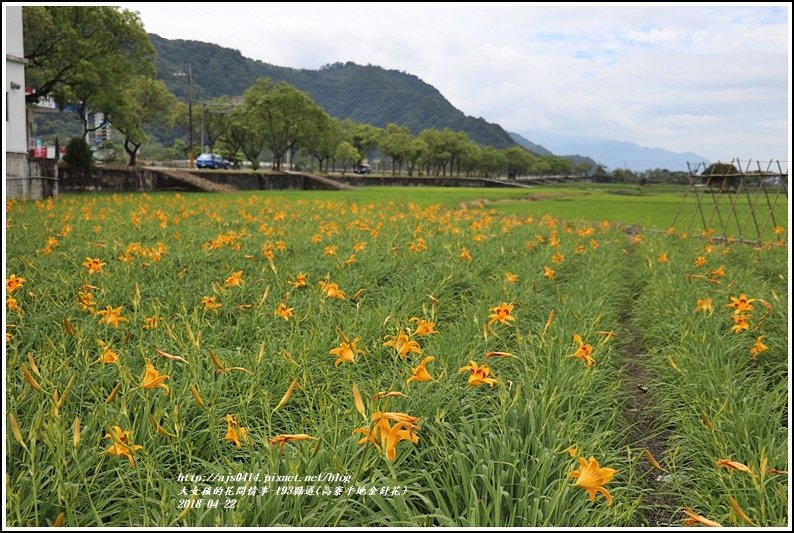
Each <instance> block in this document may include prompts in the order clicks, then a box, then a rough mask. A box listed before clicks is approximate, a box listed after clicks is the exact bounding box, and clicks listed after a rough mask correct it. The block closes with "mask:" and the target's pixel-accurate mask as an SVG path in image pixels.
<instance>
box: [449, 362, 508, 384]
mask: <svg viewBox="0 0 794 533" xmlns="http://www.w3.org/2000/svg"><path fill="white" fill-rule="evenodd" d="M462 372H469V385H471V386H472V387H479V386H480V385H482V384H483V383H486V384H488V385H489V386H490V387H493V386H494V385H495V384H496V383H498V381H497V380H496V378H491V377H488V376H489V375H490V374H491V369H490V368H489V367H488V365H482V366H480V365H478V364H477V362H476V361H470V362H469V364H468V365H466V366H464V367H461V368H460V369H459V370H458V374H460V373H462Z"/></svg>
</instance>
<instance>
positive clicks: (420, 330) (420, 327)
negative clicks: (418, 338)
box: [410, 317, 438, 335]
mask: <svg viewBox="0 0 794 533" xmlns="http://www.w3.org/2000/svg"><path fill="white" fill-rule="evenodd" d="M410 322H416V331H414V335H432V334H433V333H438V331H436V329H435V327H436V323H435V322H428V321H427V320H422V319H421V318H417V317H413V318H411V320H410Z"/></svg>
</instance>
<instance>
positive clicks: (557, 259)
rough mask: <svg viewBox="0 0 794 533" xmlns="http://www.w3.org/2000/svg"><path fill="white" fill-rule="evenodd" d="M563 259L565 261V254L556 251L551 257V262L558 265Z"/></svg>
mask: <svg viewBox="0 0 794 533" xmlns="http://www.w3.org/2000/svg"><path fill="white" fill-rule="evenodd" d="M564 261H565V254H561V253H560V252H557V253H556V254H554V255H553V256H552V257H551V262H552V263H556V264H558V265H561V264H562V263H563V262H564Z"/></svg>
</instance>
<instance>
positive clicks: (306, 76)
mask: <svg viewBox="0 0 794 533" xmlns="http://www.w3.org/2000/svg"><path fill="white" fill-rule="evenodd" d="M149 39H150V40H151V42H152V44H153V45H154V47H155V48H156V50H157V71H158V77H159V78H160V79H162V80H163V81H164V82H165V83H166V85H167V86H168V88H169V90H171V92H173V93H174V94H175V95H177V96H178V97H180V98H182V99H184V98H185V97H186V83H185V79H184V77H181V78H180V77H177V76H173V74H174V73H177V72H184V71H185V69H186V68H187V66H188V64H190V65H191V70H192V79H193V100H194V102H197V101H201V100H204V99H210V98H217V97H219V96H241V95H242V94H243V93H244V92H245V91H246V89H248V88H249V87H250V86H251V85H253V84H254V82H255V81H256V80H257V78H260V77H269V78H270V79H272V80H274V81H284V82H287V83H289V84H291V85H294V86H295V87H297V88H298V89H300V90H302V91H305V92H307V93H309V95H310V96H311V97H312V99H313V100H314V101H315V102H317V104H319V105H320V106H322V107H323V109H325V110H326V111H327V112H328V113H329V114H331V115H332V116H334V117H336V118H339V119H346V118H348V119H350V120H352V121H353V122H362V123H368V124H372V125H373V126H378V127H381V128H382V127H385V126H386V125H387V124H389V123H390V122H393V123H395V124H399V125H401V126H406V127H408V128H409V129H410V130H411V131H412V132H413V133H414V134H418V133H419V132H420V131H421V130H423V129H425V128H437V129H444V128H450V129H452V130H456V131H465V132H466V134H467V135H468V136H469V138H471V139H472V140H473V141H475V142H477V143H479V144H484V145H489V146H494V147H496V148H505V147H509V146H514V145H515V143H514V142H513V140H512V139H511V138H510V135H508V133H507V132H506V131H505V130H504V129H502V127H501V126H499V125H498V124H492V123H490V122H487V121H486V120H485V119H483V118H474V117H469V116H466V115H464V114H463V112H462V111H460V110H458V109H456V108H455V107H454V106H453V105H452V104H450V103H449V102H448V101H447V100H446V99H445V98H444V96H443V95H442V94H441V93H440V92H439V91H438V89H436V88H435V87H433V86H432V85H429V84H427V83H425V82H423V81H422V80H420V79H419V78H418V77H416V76H413V75H411V74H407V73H405V72H399V71H397V70H386V69H384V68H381V67H377V66H372V65H367V66H362V65H357V64H355V63H334V64H333V65H326V66H325V67H323V68H321V69H319V70H306V69H293V68H287V67H279V66H275V65H270V64H268V63H263V62H262V61H255V60H253V59H249V58H247V57H243V55H242V54H241V53H240V52H239V51H238V50H232V49H231V48H224V47H222V46H218V45H216V44H210V43H204V42H200V41H185V40H170V39H164V38H162V37H160V36H158V35H155V34H149Z"/></svg>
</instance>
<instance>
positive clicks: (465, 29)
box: [122, 3, 791, 160]
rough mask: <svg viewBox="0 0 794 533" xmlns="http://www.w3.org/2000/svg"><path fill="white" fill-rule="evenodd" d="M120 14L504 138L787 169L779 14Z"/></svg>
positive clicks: (463, 8)
mask: <svg viewBox="0 0 794 533" xmlns="http://www.w3.org/2000/svg"><path fill="white" fill-rule="evenodd" d="M122 5H123V6H124V7H127V8H128V9H132V10H136V11H138V12H139V13H140V15H141V19H142V21H143V23H144V26H145V27H146V29H147V31H149V32H151V33H156V34H158V35H160V36H162V37H166V38H170V39H193V40H200V41H206V42H212V43H216V44H219V45H221V46H225V47H229V48H235V49H237V50H239V51H240V52H242V54H243V55H245V56H247V57H250V58H253V59H258V60H261V61H265V62H267V63H271V64H275V65H280V66H287V67H295V68H308V69H316V68H319V67H320V66H322V65H324V64H327V63H334V62H337V61H341V62H346V61H354V62H356V63H360V64H374V65H380V66H382V67H385V68H389V69H397V70H404V71H406V72H409V73H411V74H415V75H417V76H419V77H420V78H422V79H423V80H424V81H426V82H427V83H430V84H432V85H434V86H435V87H436V88H438V89H439V90H440V91H441V93H442V94H443V95H444V96H445V97H446V98H447V99H448V100H449V101H450V102H451V103H452V104H453V105H454V106H455V107H457V108H458V109H460V110H462V111H463V112H464V113H466V114H467V115H473V116H482V117H484V118H485V119H486V120H488V121H491V122H497V123H499V124H501V125H502V126H503V127H504V128H505V129H507V130H508V131H516V132H519V133H521V132H528V131H533V130H541V131H547V132H553V133H557V134H562V135H571V136H577V137H589V138H594V139H607V140H622V141H631V142H635V143H637V144H640V145H643V146H650V147H659V148H665V149H668V150H672V151H677V152H685V151H691V152H695V153H698V154H700V155H702V156H705V157H707V158H710V159H713V160H716V159H722V160H725V159H730V158H732V157H741V158H748V157H750V158H753V159H755V158H769V157H772V158H778V159H785V160H787V159H788V157H787V155H788V151H789V148H788V147H789V145H790V142H789V138H790V122H789V116H790V112H789V103H790V100H789V93H790V91H789V85H790V61H791V45H790V39H791V22H790V6H788V5H786V4H778V5H768V6H762V7H757V6H746V7H742V6H736V5H732V6H727V7H720V6H701V7H698V6H686V5H684V6H669V5H668V6H652V7H648V6H633V7H623V6H600V7H590V6H587V5H567V6H563V7H557V6H556V5H555V6H544V5H515V4H514V5H501V6H494V5H488V6H484V5H466V4H463V5H453V6H450V5H448V4H444V5H440V4H436V5H426V4H401V5H393V4H372V3H370V4H337V5H334V6H329V5H327V4H305V5H297V4H276V3H267V4H259V5H245V4H232V3H224V4H210V3H207V4H201V3H197V4H192V5H190V6H189V7H188V6H186V5H184V4H183V5H175V4H171V5H169V4H155V3H152V4H122Z"/></svg>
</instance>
